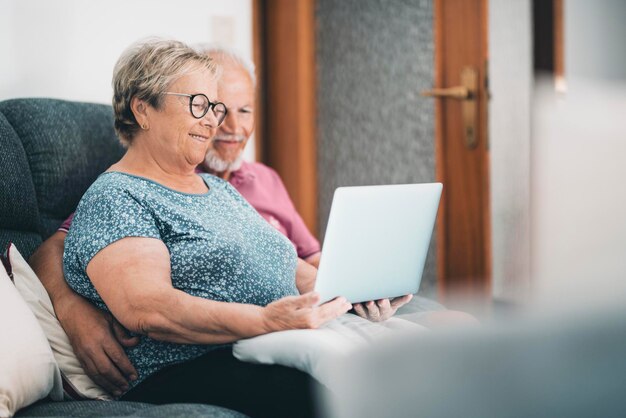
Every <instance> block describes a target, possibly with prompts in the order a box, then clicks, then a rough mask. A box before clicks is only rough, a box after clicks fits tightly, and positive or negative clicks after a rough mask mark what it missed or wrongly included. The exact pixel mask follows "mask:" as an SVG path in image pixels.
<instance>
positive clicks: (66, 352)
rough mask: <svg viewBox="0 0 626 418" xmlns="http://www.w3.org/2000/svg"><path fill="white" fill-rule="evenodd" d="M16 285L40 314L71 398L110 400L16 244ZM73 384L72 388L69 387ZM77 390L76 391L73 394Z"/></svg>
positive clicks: (12, 261) (11, 259) (12, 259)
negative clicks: (77, 351)
mask: <svg viewBox="0 0 626 418" xmlns="http://www.w3.org/2000/svg"><path fill="white" fill-rule="evenodd" d="M8 254H9V262H10V265H11V268H12V270H13V280H14V282H15V287H17V290H18V291H19V292H20V293H21V295H22V297H23V298H24V300H25V301H26V303H27V304H28V306H29V307H30V309H31V311H32V312H33V313H34V314H35V316H36V317H37V320H38V321H39V324H40V325H41V328H43V331H44V333H45V335H46V337H47V338H48V342H49V343H50V346H51V347H52V351H53V353H54V357H55V358H56V361H57V363H58V364H59V367H60V369H61V373H62V376H63V382H64V384H65V389H66V397H68V398H77V397H78V398H88V399H101V400H109V399H111V396H110V395H109V394H108V393H107V392H106V391H105V390H104V389H102V388H101V387H100V386H98V385H97V384H96V383H94V381H93V380H91V379H90V378H89V376H87V374H86V373H85V370H84V369H83V368H82V366H81V365H80V362H79V361H78V358H77V357H76V355H75V354H74V350H73V349H72V345H71V344H70V341H69V339H68V337H67V334H65V331H64V330H63V327H62V326H61V324H60V323H59V321H58V319H57V317H56V315H55V313H54V308H53V307H52V301H51V300H50V297H49V296H48V293H47V292H46V289H45V288H44V287H43V285H42V284H41V282H40V281H39V279H38V278H37V276H36V275H35V272H33V270H32V269H31V268H30V266H29V265H28V263H27V262H26V260H24V258H23V257H22V255H21V254H20V253H19V251H17V248H15V246H14V245H13V244H11V245H10V246H9V250H8ZM68 386H69V387H68ZM72 392H76V393H72Z"/></svg>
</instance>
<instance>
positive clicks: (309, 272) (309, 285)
mask: <svg viewBox="0 0 626 418" xmlns="http://www.w3.org/2000/svg"><path fill="white" fill-rule="evenodd" d="M316 278H317V268H316V267H313V266H312V265H311V263H309V262H308V261H306V260H303V259H301V258H298V266H297V267H296V287H297V288H298V291H299V292H300V294H301V295H304V294H305V293H309V292H312V291H313V289H314V288H315V279H316Z"/></svg>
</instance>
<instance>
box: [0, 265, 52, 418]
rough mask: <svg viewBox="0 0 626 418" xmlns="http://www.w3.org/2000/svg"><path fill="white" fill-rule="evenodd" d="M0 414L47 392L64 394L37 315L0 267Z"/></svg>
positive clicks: (36, 399)
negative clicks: (0, 334)
mask: <svg viewBox="0 0 626 418" xmlns="http://www.w3.org/2000/svg"><path fill="white" fill-rule="evenodd" d="M0 330H2V339H1V341H2V342H1V343H0V417H10V416H12V415H13V414H14V413H15V412H16V411H17V410H18V409H20V408H23V407H25V406H27V405H30V404H31V403H34V402H36V401H38V400H39V399H42V398H45V397H46V396H48V395H50V396H51V397H52V398H53V399H55V400H60V399H62V398H63V389H62V384H61V375H60V373H59V368H58V366H57V363H56V361H55V360H54V355H53V354H52V350H51V349H50V346H49V345H48V340H47V339H46V336H45V335H44V332H43V330H42V329H41V326H39V323H38V322H37V319H36V318H35V316H34V315H33V313H32V312H31V310H30V309H29V307H28V305H27V304H26V302H25V301H24V300H23V299H22V297H21V296H20V294H19V292H18V291H17V289H16V288H15V286H14V285H13V283H12V282H11V279H9V276H8V275H7V272H6V271H5V269H4V268H2V267H0Z"/></svg>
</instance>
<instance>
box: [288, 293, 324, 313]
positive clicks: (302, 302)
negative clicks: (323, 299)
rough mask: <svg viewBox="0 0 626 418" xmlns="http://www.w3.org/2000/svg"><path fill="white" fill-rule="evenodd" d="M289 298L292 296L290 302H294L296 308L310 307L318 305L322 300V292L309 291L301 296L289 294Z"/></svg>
mask: <svg viewBox="0 0 626 418" xmlns="http://www.w3.org/2000/svg"><path fill="white" fill-rule="evenodd" d="M287 298H290V302H291V303H290V304H292V305H293V306H294V307H295V308H297V309H302V308H310V307H312V306H314V305H316V304H317V303H318V302H319V300H320V294H319V293H317V292H309V293H305V294H304V295H300V296H288V297H287ZM287 298H285V299H287Z"/></svg>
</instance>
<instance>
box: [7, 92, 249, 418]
mask: <svg viewBox="0 0 626 418" xmlns="http://www.w3.org/2000/svg"><path fill="white" fill-rule="evenodd" d="M122 154H123V149H122V147H121V146H120V144H119V142H118V140H117V138H116V136H115V133H114V130H113V112H112V108H111V106H107V105H100V104H91V103H78V102H69V101H63V100H56V99H13V100H5V101H2V102H0V252H3V251H4V249H5V248H6V246H7V245H8V243H9V242H13V243H14V244H15V245H16V246H17V248H18V249H19V251H20V253H21V254H22V255H23V256H24V257H25V258H28V257H30V256H31V254H32V253H33V252H34V251H35V250H36V249H37V247H38V246H39V245H40V244H41V243H42V242H43V241H44V240H45V239H46V238H48V237H49V236H50V235H51V234H52V233H53V232H54V231H55V230H56V229H57V228H58V226H59V225H60V224H61V222H62V221H63V220H64V219H65V218H66V217H67V216H68V215H69V214H70V213H71V212H72V211H73V210H74V208H75V207H76V205H77V204H78V201H79V200H80V198H81V196H82V195H83V193H84V192H85V190H87V188H88V187H89V185H90V184H91V183H92V182H93V181H94V180H95V179H96V177H97V176H98V175H99V174H100V173H101V172H102V171H104V170H105V169H106V168H107V167H108V166H109V165H111V164H112V163H113V162H115V161H116V160H118V159H119V158H120V157H121V155H122ZM16 416H37V417H49V416H79V417H87V416H89V417H103V416H144V417H176V416H180V417H192V416H202V417H224V418H225V417H242V416H243V415H241V414H239V413H236V412H234V411H230V410H227V409H224V408H218V407H214V406H210V405H183V404H179V405H163V406H155V405H149V404H142V403H135V402H99V401H80V402H60V403H59V402H57V403H53V402H46V401H42V402H39V403H37V404H35V405H32V406H30V407H28V408H25V409H23V410H22V411H20V412H18V414H17V415H16Z"/></svg>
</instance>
